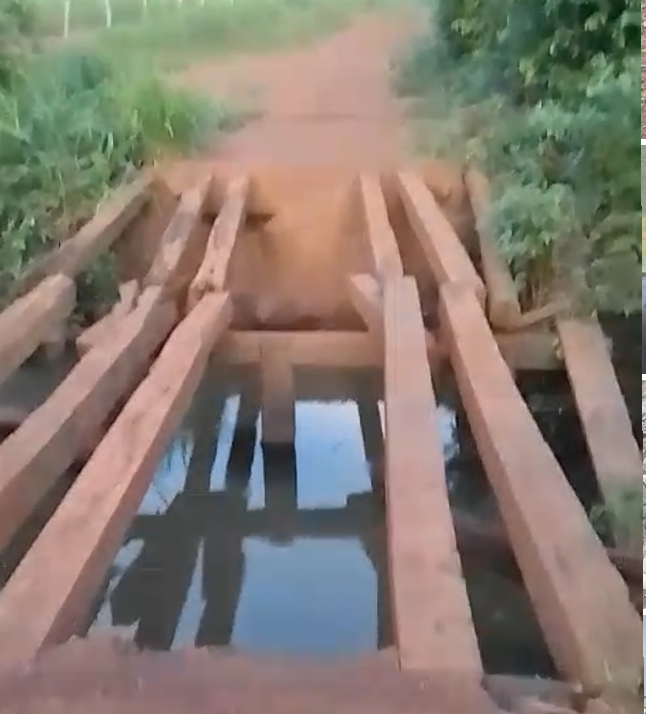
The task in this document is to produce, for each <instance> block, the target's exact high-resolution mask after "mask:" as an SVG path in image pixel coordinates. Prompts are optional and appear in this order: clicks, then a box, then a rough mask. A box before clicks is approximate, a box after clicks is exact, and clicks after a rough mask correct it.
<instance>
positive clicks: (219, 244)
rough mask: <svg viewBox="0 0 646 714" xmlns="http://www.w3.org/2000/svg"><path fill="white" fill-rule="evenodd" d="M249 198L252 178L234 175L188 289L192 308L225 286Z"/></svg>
mask: <svg viewBox="0 0 646 714" xmlns="http://www.w3.org/2000/svg"><path fill="white" fill-rule="evenodd" d="M248 199H249V178H248V177H247V176H242V177H240V178H236V179H232V180H231V181H229V184H228V186H227V191H226V196H225V199H224V203H223V205H222V208H221V209H220V213H219V214H218V217H217V218H216V219H215V222H214V223H213V227H212V228H211V232H210V234H209V238H208V241H207V244H206V253H205V255H204V259H203V261H202V264H201V265H200V267H199V269H198V271H197V274H196V275H195V277H194V278H193V282H192V283H191V285H190V287H189V291H188V306H189V308H191V307H193V306H194V305H196V304H197V303H198V302H199V300H200V298H201V297H202V296H203V295H205V294H206V293H207V292H218V291H220V290H224V287H225V283H226V279H227V274H228V271H229V263H230V261H231V255H232V254H233V248H234V246H235V243H236V240H237V238H238V236H239V235H240V232H241V230H242V227H243V226H244V222H245V218H246V214H247V203H248Z"/></svg>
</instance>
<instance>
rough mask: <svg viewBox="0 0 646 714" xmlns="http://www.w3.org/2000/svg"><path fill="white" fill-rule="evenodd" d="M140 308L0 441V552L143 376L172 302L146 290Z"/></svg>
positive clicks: (170, 320)
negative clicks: (112, 337) (120, 400)
mask: <svg viewBox="0 0 646 714" xmlns="http://www.w3.org/2000/svg"><path fill="white" fill-rule="evenodd" d="M143 297H145V299H142V302H141V306H140V308H139V309H138V310H137V311H136V312H134V313H133V314H132V315H131V316H130V317H129V318H128V319H127V321H126V322H125V323H124V324H123V325H122V326H121V329H120V330H119V331H118V332H117V333H116V334H115V336H114V339H113V340H111V341H109V343H108V344H106V345H105V346H104V347H102V348H101V349H96V350H91V351H90V352H88V354H86V355H85V357H84V358H83V359H82V360H81V361H80V362H79V363H78V364H77V365H76V366H75V367H74V369H73V370H72V371H71V372H70V373H69V375H68V376H67V377H66V379H65V380H64V381H63V382H62V384H60V386H59V387H58V388H57V389H56V390H55V391H54V393H53V394H52V395H51V396H50V397H49V399H47V401H46V402H44V403H43V404H42V405H41V406H40V407H39V408H38V409H36V410H35V411H33V412H32V413H31V414H30V415H29V417H28V418H27V419H26V420H25V421H24V422H23V423H22V425H21V426H20V427H19V428H18V429H17V430H16V431H15V432H14V433H13V434H11V435H10V436H9V437H8V438H7V439H6V440H5V441H3V442H2V444H0V464H1V465H2V466H1V468H0V552H1V551H2V550H3V548H4V547H5V546H6V545H7V543H8V541H9V539H10V538H11V537H12V536H13V534H14V533H15V532H16V530H17V529H18V528H19V527H20V525H22V523H23V522H24V521H25V519H26V518H27V517H28V516H29V514H30V513H31V511H32V510H33V509H34V507H35V506H36V505H37V504H38V503H39V501H40V500H41V499H42V498H43V497H44V496H45V494H46V493H47V491H48V490H49V489H50V488H51V487H52V486H53V485H54V484H55V483H56V481H57V479H58V478H60V476H61V475H62V474H63V472H64V471H65V469H67V468H68V467H69V466H70V464H72V462H73V461H74V459H75V458H76V457H77V456H78V455H79V454H80V453H81V452H82V451H83V450H84V449H86V448H87V446H88V444H90V443H91V442H92V440H93V439H94V438H95V437H96V434H97V432H98V430H99V429H100V428H101V426H102V424H103V423H104V422H105V420H106V419H107V418H108V417H109V415H110V413H111V411H112V410H113V408H114V407H115V406H116V404H117V403H118V401H119V399H120V398H122V397H124V396H125V395H127V394H128V393H129V392H130V391H131V390H132V389H133V388H134V387H135V386H136V384H137V382H138V381H139V380H140V379H141V378H142V376H143V375H144V373H145V370H146V368H147V366H148V364H149V360H150V357H151V355H152V353H153V352H154V351H155V349H156V348H157V347H158V346H159V345H160V343H161V342H162V340H164V338H165V337H166V336H167V335H168V333H169V332H170V330H171V329H172V327H173V324H174V323H175V320H176V310H175V308H174V306H172V305H171V304H168V303H164V302H162V301H161V292H160V290H159V289H158V288H151V289H150V290H149V291H147V294H146V295H145V296H143Z"/></svg>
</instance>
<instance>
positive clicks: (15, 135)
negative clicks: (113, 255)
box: [0, 0, 235, 314]
mask: <svg viewBox="0 0 646 714" xmlns="http://www.w3.org/2000/svg"><path fill="white" fill-rule="evenodd" d="M32 28H33V18H32V17H30V16H29V15H28V14H27V12H26V10H25V6H24V4H23V3H20V2H18V0H0V48H2V49H1V52H2V54H1V57H0V67H2V74H1V75H0V166H2V171H0V299H2V296H4V295H6V294H7V291H8V289H9V287H10V285H11V284H12V282H13V281H14V280H15V279H16V278H17V277H18V276H19V275H20V274H21V273H22V271H23V270H24V268H25V266H26V265H27V264H28V263H29V262H30V261H31V260H32V259H33V258H34V257H35V256H37V255H39V254H40V253H41V252H43V251H44V250H46V249H48V248H50V247H51V246H52V245H55V244H57V243H59V242H60V241H61V240H63V239H65V238H66V237H67V236H69V235H70V234H71V233H73V232H74V230H75V229H76V228H77V227H78V226H79V224H80V223H82V222H83V221H84V220H86V219H87V218H88V217H89V216H90V215H91V214H92V213H93V212H94V210H95V208H96V206H97V204H98V203H99V202H100V201H101V199H102V198H103V197H104V196H105V194H106V193H107V192H108V191H109V190H110V189H111V188H113V187H114V186H115V185H117V184H119V183H120V182H121V181H122V180H124V179H126V178H128V175H129V174H133V173H134V172H135V171H136V170H137V169H139V168H141V167H142V166H144V165H146V164H149V163H151V162H153V161H154V160H155V159H157V158H158V157H159V156H160V155H162V154H168V153H169V152H175V151H186V150H188V149H191V148H192V147H194V146H196V145H198V144H199V142H200V141H201V140H202V139H204V138H206V137H207V136H212V133H213V131H214V130H218V129H225V128H227V126H228V125H229V124H230V123H231V121H232V120H233V119H235V116H234V115H233V114H232V113H230V112H228V111H226V110H225V109H224V108H223V107H217V106H213V105H212V104H208V103H206V102H205V101H204V100H202V99H201V98H197V97H194V96H192V95H190V94H188V93H186V92H183V91H181V90H179V89H175V88H170V87H168V86H166V85H165V84H162V83H161V81H159V80H158V79H156V78H155V77H154V76H153V75H151V74H150V73H146V72H143V71H142V72H138V71H133V70H132V69H130V71H129V72H128V73H127V74H126V73H125V72H123V71H121V70H120V69H119V68H118V67H116V66H115V65H114V64H113V63H110V62H108V61H107V60H105V59H102V58H98V57H96V56H94V55H90V54H86V53H84V52H82V51H78V50H76V51H71V50H68V51H58V52H55V53H53V54H52V53H46V54H37V53H36V52H34V49H33V45H32V44H31V39H32V38H31V35H30V30H31V29H32ZM110 266H111V261H110V257H109V256H106V257H105V259H103V260H102V261H99V263H98V264H97V265H95V266H94V267H93V268H92V270H91V271H90V272H89V273H88V274H87V275H84V276H82V277H81V279H80V280H79V293H80V295H79V304H80V311H81V313H82V314H84V313H87V312H92V310H93V309H94V308H95V307H96V303H97V302H100V301H102V300H105V299H106V297H108V296H109V294H110V293H111V292H112V291H113V290H114V288H115V286H114V281H113V280H112V277H111V273H112V271H111V268H110Z"/></svg>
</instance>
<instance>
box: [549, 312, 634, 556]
mask: <svg viewBox="0 0 646 714" xmlns="http://www.w3.org/2000/svg"><path fill="white" fill-rule="evenodd" d="M556 325H557V331H558V336H559V340H560V344H561V351H562V353H563V360H564V362H565V368H566V370H567V374H568V379H569V380H570V385H571V387H572V392H573V393H574V399H575V402H576V407H577V411H578V413H579V418H580V420H581V426H582V428H583V433H584V434H585V438H586V442H587V445H588V451H589V453H590V458H591V459H592V464H593V466H594V471H595V474H596V476H597V481H598V482H599V487H600V489H601V493H602V494H603V496H604V499H605V500H606V502H607V503H609V504H613V503H615V504H616V503H617V500H618V499H620V498H621V497H622V496H625V495H627V493H630V492H631V491H634V492H637V493H638V492H639V477H640V474H641V473H642V458H641V449H640V447H639V445H638V444H637V441H636V440H635V437H634V436H633V432H632V425H631V422H630V416H629V415H628V409H627V407H626V403H625V401H624V398H623V395H622V393H621V388H620V387H619V382H618V381H617V375H616V374H615V370H614V367H613V366H612V361H611V359H610V354H609V351H608V348H607V345H606V339H605V336H604V334H603V331H602V329H601V326H600V325H599V323H598V322H597V321H596V320H587V321H584V320H575V319H567V320H566V319H561V320H558V321H557V323H556ZM638 533H639V531H638ZM617 537H618V538H619V539H620V540H621V534H619V533H618V534H617ZM641 540H642V539H641V536H640V538H639V542H641ZM639 542H637V541H635V542H634V543H633V544H632V545H633V547H634V549H635V551H639V550H640V546H639ZM619 544H620V545H622V546H623V545H628V544H627V543H626V542H622V543H619Z"/></svg>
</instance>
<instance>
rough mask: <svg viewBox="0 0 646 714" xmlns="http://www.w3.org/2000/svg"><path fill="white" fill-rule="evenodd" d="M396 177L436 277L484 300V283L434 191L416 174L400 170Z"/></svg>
mask: <svg viewBox="0 0 646 714" xmlns="http://www.w3.org/2000/svg"><path fill="white" fill-rule="evenodd" d="M397 180H398V184H399V186H398V188H399V193H400V195H401V198H402V202H403V204H404V209H405V210H406V215H407V216H408V220H409V222H410V224H411V226H412V228H413V231H414V233H415V235H416V237H417V240H418V241H419V243H420V245H421V247H422V249H423V251H424V256H425V257H426V262H427V264H428V266H429V268H430V270H431V271H432V273H433V275H434V276H435V280H436V281H437V282H438V284H440V285H442V284H444V283H464V284H465V285H469V286H470V287H471V288H472V289H473V291H474V292H475V294H476V295H477V296H478V299H479V300H480V301H481V302H482V303H484V300H485V286H484V283H483V282H482V280H481V278H480V276H479V275H478V273H477V271H476V269H475V267H474V265H473V263H472V262H471V258H470V257H469V254H468V253H467V251H466V248H465V247H464V246H463V245H462V242H461V241H460V238H459V236H458V235H457V233H456V232H455V230H454V229H453V226H452V225H451V224H450V222H449V219H448V218H447V217H446V216H445V215H444V212H443V211H442V209H441V208H440V206H439V204H438V203H437V201H436V200H435V197H434V196H433V194H432V193H431V191H429V189H428V188H427V187H426V185H425V184H424V182H423V181H422V179H421V178H419V177H417V176H415V174H411V173H406V172H401V173H399V174H398V175H397Z"/></svg>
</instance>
